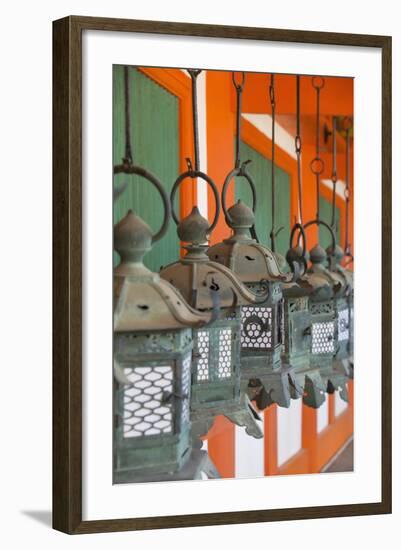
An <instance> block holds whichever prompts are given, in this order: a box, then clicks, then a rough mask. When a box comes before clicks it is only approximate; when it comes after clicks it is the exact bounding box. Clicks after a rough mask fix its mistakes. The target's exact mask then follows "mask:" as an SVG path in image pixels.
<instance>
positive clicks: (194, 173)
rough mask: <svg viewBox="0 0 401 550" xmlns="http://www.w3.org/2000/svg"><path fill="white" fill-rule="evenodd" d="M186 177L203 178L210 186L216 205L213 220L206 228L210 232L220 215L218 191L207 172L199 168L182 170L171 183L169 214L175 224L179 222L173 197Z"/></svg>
mask: <svg viewBox="0 0 401 550" xmlns="http://www.w3.org/2000/svg"><path fill="white" fill-rule="evenodd" d="M187 178H192V179H195V178H200V179H202V180H204V181H205V182H206V183H207V184H208V185H209V187H210V188H211V190H212V192H213V196H214V200H215V205H216V211H215V214H214V218H213V221H212V223H211V224H210V226H209V229H208V232H209V233H210V232H211V231H213V229H214V228H215V227H216V224H217V221H218V219H219V215H220V198H219V192H218V190H217V187H216V184H215V183H214V181H213V180H212V178H211V177H210V176H208V175H207V174H205V173H204V172H201V171H199V170H188V171H187V172H184V173H182V174H181V175H180V176H178V178H177V179H176V181H175V182H174V185H173V188H172V189H171V194H170V202H171V215H172V217H173V220H174V221H175V223H176V224H177V225H178V224H179V222H180V220H179V218H178V216H177V214H176V212H175V209H174V198H175V195H176V193H177V190H178V188H179V186H180V185H181V183H182V182H183V181H184V180H185V179H187Z"/></svg>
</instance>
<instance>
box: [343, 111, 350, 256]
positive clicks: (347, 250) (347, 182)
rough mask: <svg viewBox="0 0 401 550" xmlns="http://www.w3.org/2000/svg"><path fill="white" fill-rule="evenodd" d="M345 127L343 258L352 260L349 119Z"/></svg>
mask: <svg viewBox="0 0 401 550" xmlns="http://www.w3.org/2000/svg"><path fill="white" fill-rule="evenodd" d="M344 126H345V146H346V155H345V246H344V253H345V256H349V257H351V258H352V252H351V244H350V242H349V206H350V158H351V142H350V131H351V120H350V119H349V118H347V119H345V120H344Z"/></svg>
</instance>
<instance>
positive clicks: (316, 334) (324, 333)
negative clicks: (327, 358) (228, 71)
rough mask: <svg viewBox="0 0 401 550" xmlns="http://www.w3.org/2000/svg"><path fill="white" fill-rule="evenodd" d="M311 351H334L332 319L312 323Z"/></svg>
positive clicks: (316, 352)
mask: <svg viewBox="0 0 401 550" xmlns="http://www.w3.org/2000/svg"><path fill="white" fill-rule="evenodd" d="M312 353H313V354H315V355H316V354H324V353H334V321H326V322H322V323H312Z"/></svg>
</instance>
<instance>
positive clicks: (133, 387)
mask: <svg viewBox="0 0 401 550" xmlns="http://www.w3.org/2000/svg"><path fill="white" fill-rule="evenodd" d="M128 97H129V80H128V67H125V107H126V109H125V115H126V116H125V124H126V132H125V137H126V150H125V153H126V154H125V157H124V158H123V162H122V164H121V165H118V166H115V167H114V174H119V173H125V174H136V175H138V176H140V177H142V178H145V179H146V180H147V181H149V182H150V183H152V184H153V185H154V186H155V187H156V188H157V189H158V191H159V192H160V194H161V197H162V200H163V204H164V220H163V223H162V226H161V228H160V230H159V231H158V232H157V234H156V235H154V236H152V232H151V229H150V228H149V226H148V225H147V224H146V223H145V222H144V221H143V220H141V218H139V217H138V216H137V215H136V214H134V213H133V212H132V211H129V212H128V214H127V215H126V216H125V218H123V219H122V220H121V221H120V222H119V223H118V224H117V225H116V226H115V228H114V247H115V250H116V251H117V252H118V254H119V255H120V259H121V263H120V264H119V265H118V266H117V267H116V268H115V270H114V293H113V294H114V386H113V387H114V397H113V407H114V431H113V439H114V445H113V480H114V482H115V483H127V482H134V481H135V482H142V481H162V480H172V479H194V478H200V477H201V472H202V471H203V472H207V473H209V474H210V475H211V476H213V475H218V474H217V473H216V472H215V471H214V468H213V465H212V464H211V462H210V460H208V456H207V453H206V452H205V451H200V450H194V449H192V444H191V436H190V430H191V422H190V397H191V360H192V348H193V337H192V330H191V329H192V327H197V328H200V327H202V326H204V325H205V324H206V323H207V322H209V321H210V320H211V319H210V314H207V313H202V312H200V311H196V310H193V309H192V308H190V307H189V306H188V304H187V303H186V302H185V301H184V299H183V297H182V296H181V295H180V294H179V293H178V292H177V290H176V289H175V288H174V287H172V286H171V285H170V284H169V283H167V282H166V281H164V280H163V279H160V277H159V275H158V274H156V273H152V272H151V271H149V269H147V268H146V267H145V266H144V264H143V261H142V260H143V256H144V255H145V254H146V253H147V252H148V251H149V250H150V249H151V246H152V243H153V242H155V241H157V240H159V239H160V238H161V237H162V236H163V235H164V234H165V232H166V230H167V227H168V222H169V216H170V203H169V200H168V197H167V195H166V192H165V191H164V189H163V187H162V185H161V184H160V182H159V181H158V179H157V178H156V177H155V176H154V175H152V174H151V173H150V172H148V171H146V170H145V169H143V168H141V167H139V166H136V165H134V164H133V161H132V150H131V140H130V131H129V128H130V124H129V115H130V112H129V105H128ZM122 191H123V189H122V188H120V189H119V190H118V193H120V192H122Z"/></svg>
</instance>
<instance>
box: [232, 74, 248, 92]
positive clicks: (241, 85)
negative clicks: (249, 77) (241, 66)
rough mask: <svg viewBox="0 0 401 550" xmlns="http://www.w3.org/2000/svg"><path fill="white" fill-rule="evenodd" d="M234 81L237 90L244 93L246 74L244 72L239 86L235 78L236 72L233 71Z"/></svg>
mask: <svg viewBox="0 0 401 550" xmlns="http://www.w3.org/2000/svg"><path fill="white" fill-rule="evenodd" d="M232 79H233V84H234V86H235V89H236V90H238V91H240V92H242V90H243V88H244V85H245V73H244V71H242V72H241V83H240V84H239V83H238V82H237V80H236V78H235V71H233V73H232Z"/></svg>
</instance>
